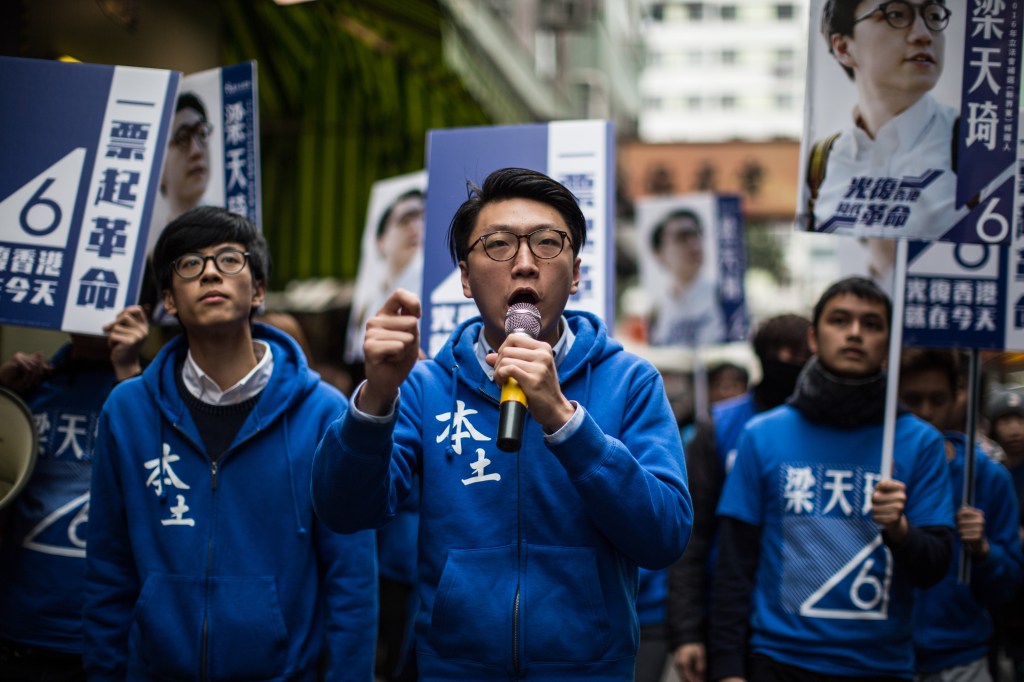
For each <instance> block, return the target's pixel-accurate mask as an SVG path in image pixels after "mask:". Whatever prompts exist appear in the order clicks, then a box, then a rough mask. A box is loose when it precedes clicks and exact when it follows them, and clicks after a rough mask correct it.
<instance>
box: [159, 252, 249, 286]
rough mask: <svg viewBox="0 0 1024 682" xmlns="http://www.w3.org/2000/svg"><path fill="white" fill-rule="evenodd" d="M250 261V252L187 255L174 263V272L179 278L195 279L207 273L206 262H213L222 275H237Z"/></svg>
mask: <svg viewBox="0 0 1024 682" xmlns="http://www.w3.org/2000/svg"><path fill="white" fill-rule="evenodd" d="M248 259H249V252H248V251H239V250H238V249H224V250H222V251H218V252H217V253H215V254H213V255H212V256H204V255H203V254H201V253H186V254H185V255H184V256H179V257H178V258H176V259H175V261H174V271H175V272H176V273H178V277H181V278H182V279H184V280H190V279H195V278H196V277H199V276H200V275H201V274H203V272H205V271H206V261H210V260H212V261H213V264H214V265H215V266H216V268H217V270H218V271H219V272H220V273H221V274H222V275H237V274H238V273H240V272H241V271H242V270H244V269H245V263H246V261H247V260H248Z"/></svg>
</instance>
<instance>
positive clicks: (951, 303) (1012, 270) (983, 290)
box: [903, 135, 1024, 351]
mask: <svg viewBox="0 0 1024 682" xmlns="http://www.w3.org/2000/svg"><path fill="white" fill-rule="evenodd" d="M1021 138H1022V139H1021V141H1019V142H1018V144H1019V145H1020V147H1021V156H1020V158H1021V159H1022V160H1024V135H1022V136H1021ZM1019 163H1021V164H1024V161H1020V162H1019ZM1022 170H1024V169H1022ZM1022 177H1024V175H1022ZM1016 200H1017V201H1016V211H1017V219H1018V223H1017V224H1018V225H1024V221H1021V215H1020V214H1021V212H1022V211H1024V184H1021V185H1019V186H1018V189H1017V192H1016ZM905 297H906V298H905V299H904V314H903V341H904V345H907V346H931V347H942V348H947V347H948V348H977V349H979V350H1003V349H1005V350H1018V351H1020V350H1024V235H1022V234H1021V231H1020V230H1019V229H1018V230H1016V231H1015V232H1014V234H1013V237H1012V240H1011V243H1010V245H1009V246H999V245H988V244H950V243H945V242H935V243H928V242H911V243H910V244H909V245H908V248H907V282H906V289H905Z"/></svg>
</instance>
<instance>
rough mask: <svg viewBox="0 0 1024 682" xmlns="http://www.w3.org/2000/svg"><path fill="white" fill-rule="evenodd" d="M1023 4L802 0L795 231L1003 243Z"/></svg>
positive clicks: (1007, 233)
mask: <svg viewBox="0 0 1024 682" xmlns="http://www.w3.org/2000/svg"><path fill="white" fill-rule="evenodd" d="M1022 4H1024V3H1022V2H1020V0H1007V1H1006V2H990V1H988V0H965V1H964V2H946V3H924V4H922V3H915V2H890V3H883V4H881V5H875V4H871V5H868V4H865V3H860V4H858V3H835V6H834V7H835V11H834V12H832V13H826V12H825V11H824V10H825V8H826V3H825V0H812V2H811V6H810V31H809V49H808V66H807V92H806V110H805V124H804V134H803V141H802V147H801V162H800V178H801V183H800V192H799V196H798V199H797V202H798V209H797V213H798V215H797V227H798V229H803V230H808V231H814V232H827V233H836V234H847V235H855V236H859V237H882V238H905V239H917V240H927V241H934V240H943V241H952V242H960V243H977V244H1002V245H1007V244H1009V242H1010V238H1011V236H1012V235H1013V233H1014V225H1013V223H1014V215H1015V214H1014V210H1013V204H1014V182H1015V172H1016V166H1017V164H1016V158H1017V148H1016V141H1017V129H1018V127H1019V117H1018V115H1017V114H1018V112H1017V110H1018V106H1019V104H1018V101H1019V96H1020V75H1021V74H1020V66H1021V53H1020V49H1019V46H1020V38H1021V25H1022V10H1024V8H1022ZM883 8H885V9H884V11H883ZM858 9H859V10H860V13H859V14H856V15H855V12H856V11H857V10H858Z"/></svg>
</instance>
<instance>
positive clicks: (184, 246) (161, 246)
mask: <svg viewBox="0 0 1024 682" xmlns="http://www.w3.org/2000/svg"><path fill="white" fill-rule="evenodd" d="M224 242H237V243H239V244H242V245H243V246H244V247H245V250H246V251H247V252H249V270H250V272H252V278H253V281H255V282H258V283H261V284H264V285H266V283H267V279H268V278H269V276H270V253H269V252H268V250H267V241H266V240H265V239H264V238H263V235H262V234H261V233H260V231H259V228H257V227H256V225H255V224H254V223H253V222H252V221H251V220H249V219H248V218H246V217H244V216H240V215H238V214H237V213H231V212H230V211H228V210H226V209H223V208H220V207H218V206H198V207H196V208H193V209H191V210H189V211H185V212H184V213H182V214H181V215H180V216H178V217H177V218H175V219H174V220H172V221H171V222H170V223H169V224H168V225H167V227H165V228H164V231H163V233H162V234H161V235H160V239H158V240H157V243H156V248H154V249H153V268H154V269H155V270H156V277H157V282H158V283H159V287H160V290H164V289H170V288H171V277H172V276H173V275H174V261H175V260H177V259H178V258H180V257H181V256H183V255H185V254H186V253H192V252H194V251H198V250H199V249H204V248H206V247H208V246H213V245H214V244H223V243H224Z"/></svg>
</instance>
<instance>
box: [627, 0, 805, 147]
mask: <svg viewBox="0 0 1024 682" xmlns="http://www.w3.org/2000/svg"><path fill="white" fill-rule="evenodd" d="M643 32H644V36H645V41H646V49H647V61H646V64H645V65H644V67H643V69H642V73H641V77H640V83H639V88H640V95H641V110H640V115H639V136H640V139H641V140H643V141H645V142H721V141H730V140H747V141H764V140H777V139H799V137H800V130H801V126H802V125H803V98H804V72H805V69H806V44H807V0H705V1H703V2H692V1H687V0H645V2H644V29H643Z"/></svg>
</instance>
